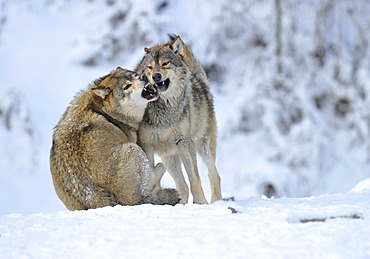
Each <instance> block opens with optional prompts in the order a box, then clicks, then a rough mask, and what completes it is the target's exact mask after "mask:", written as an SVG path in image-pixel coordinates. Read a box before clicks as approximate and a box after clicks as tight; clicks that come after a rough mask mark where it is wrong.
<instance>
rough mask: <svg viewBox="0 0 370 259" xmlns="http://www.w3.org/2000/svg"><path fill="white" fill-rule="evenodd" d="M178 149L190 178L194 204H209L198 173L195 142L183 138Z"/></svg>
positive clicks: (178, 144)
mask: <svg viewBox="0 0 370 259" xmlns="http://www.w3.org/2000/svg"><path fill="white" fill-rule="evenodd" d="M177 147H178V151H179V155H180V158H181V161H182V162H183V164H184V167H185V170H186V173H187V174H188V177H189V182H190V190H191V194H192V195H193V198H194V199H193V202H194V203H197V204H208V202H207V200H206V197H205V196H204V192H203V188H202V184H201V180H200V176H199V172H198V164H197V152H196V148H195V145H194V142H193V141H192V140H191V139H188V138H183V139H182V140H181V141H179V142H178V143H177Z"/></svg>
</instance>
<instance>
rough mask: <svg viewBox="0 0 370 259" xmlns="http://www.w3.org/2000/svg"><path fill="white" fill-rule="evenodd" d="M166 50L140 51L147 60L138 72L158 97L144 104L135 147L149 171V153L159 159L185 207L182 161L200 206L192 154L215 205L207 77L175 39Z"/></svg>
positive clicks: (216, 188) (186, 193) (213, 134)
mask: <svg viewBox="0 0 370 259" xmlns="http://www.w3.org/2000/svg"><path fill="white" fill-rule="evenodd" d="M170 38H171V41H170V42H169V43H167V44H165V45H157V46H154V47H152V48H145V52H146V55H145V56H144V57H143V59H142V61H141V62H140V64H139V65H138V67H137V71H138V73H139V74H142V73H143V74H145V75H146V76H147V78H148V79H149V81H150V82H151V83H152V84H154V86H155V87H156V88H157V89H158V91H159V92H160V96H159V98H158V99H157V100H156V101H154V102H151V103H149V104H148V107H147V109H146V112H145V115H144V118H143V121H142V123H141V124H140V128H139V143H140V145H141V146H142V147H143V149H144V150H145V152H146V154H147V156H148V159H149V161H150V164H151V166H154V153H155V152H157V153H159V155H160V156H161V159H162V161H163V162H164V164H165V165H166V168H167V169H168V171H169V173H170V174H171V176H172V177H173V178H174V181H175V184H176V188H177V190H178V191H179V193H180V198H181V202H182V203H187V202H188V198H189V187H188V186H187V184H186V182H185V179H184V176H183V174H182V171H181V162H182V163H183V164H184V167H185V170H186V172H187V174H188V177H189V182H190V189H191V192H192V195H193V198H194V203H199V204H205V203H207V200H206V198H205V196H204V192H203V189H202V185H201V181H200V177H199V173H198V167H197V151H198V153H199V154H200V156H201V157H202V159H203V161H204V162H205V164H206V165H207V167H208V177H209V180H210V184H211V202H214V201H216V200H220V199H221V198H222V197H221V187H220V181H221V179H220V176H219V174H218V172H217V169H216V166H215V159H216V134H217V126H216V118H215V113H214V107H213V97H212V95H211V93H210V89H209V83H208V79H207V76H206V74H205V72H204V70H203V69H202V67H201V65H200V64H199V61H198V60H197V59H196V58H195V57H194V55H193V53H192V52H191V51H190V49H189V48H188V47H187V46H186V45H185V44H184V42H183V41H182V40H181V38H180V37H179V36H177V37H173V36H170Z"/></svg>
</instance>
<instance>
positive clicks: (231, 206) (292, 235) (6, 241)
mask: <svg viewBox="0 0 370 259" xmlns="http://www.w3.org/2000/svg"><path fill="white" fill-rule="evenodd" d="M358 189H359V190H361V189H362V190H363V189H365V191H362V192H361V191H359V192H357V191H356V192H355V191H354V192H350V193H346V194H337V195H325V196H320V197H310V198H280V199H267V198H262V199H259V198H250V199H247V200H242V201H236V202H222V201H219V202H217V203H215V204H213V205H185V206H183V205H176V206H175V207H171V206H153V205H140V206H133V207H123V206H116V207H105V208H101V209H96V210H89V211H77V212H67V211H61V212H53V213H39V214H32V215H22V214H8V215H2V216H0V251H1V253H0V258H7V259H10V258H103V257H104V258H336V259H338V258H343V259H344V258H345V259H348V258H352V259H354V258H361V259H364V258H369V257H370V235H369V233H370V205H369V202H368V201H369V199H370V185H369V181H367V183H366V182H364V183H363V184H362V186H359V187H358Z"/></svg>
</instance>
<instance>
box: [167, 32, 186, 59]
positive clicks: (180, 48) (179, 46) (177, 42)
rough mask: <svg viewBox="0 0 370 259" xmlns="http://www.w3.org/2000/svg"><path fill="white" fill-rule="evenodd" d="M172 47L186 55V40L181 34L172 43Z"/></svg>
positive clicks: (174, 50)
mask: <svg viewBox="0 0 370 259" xmlns="http://www.w3.org/2000/svg"><path fill="white" fill-rule="evenodd" d="M170 48H171V49H172V50H173V52H174V53H175V54H177V53H179V54H180V55H181V56H184V42H183V41H182V39H181V38H180V36H176V38H175V39H174V40H173V41H172V42H171V43H170Z"/></svg>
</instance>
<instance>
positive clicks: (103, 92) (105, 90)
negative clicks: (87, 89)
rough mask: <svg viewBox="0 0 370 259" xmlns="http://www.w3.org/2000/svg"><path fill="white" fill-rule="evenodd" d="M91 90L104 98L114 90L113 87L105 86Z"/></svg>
mask: <svg viewBox="0 0 370 259" xmlns="http://www.w3.org/2000/svg"><path fill="white" fill-rule="evenodd" d="M91 90H92V91H93V93H94V94H95V95H97V96H99V97H100V98H102V99H105V98H106V97H107V95H108V94H110V92H111V91H112V90H111V89H109V88H104V87H99V88H93V89H91Z"/></svg>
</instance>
